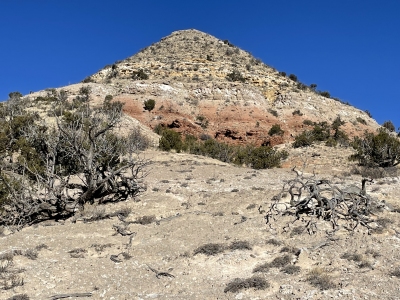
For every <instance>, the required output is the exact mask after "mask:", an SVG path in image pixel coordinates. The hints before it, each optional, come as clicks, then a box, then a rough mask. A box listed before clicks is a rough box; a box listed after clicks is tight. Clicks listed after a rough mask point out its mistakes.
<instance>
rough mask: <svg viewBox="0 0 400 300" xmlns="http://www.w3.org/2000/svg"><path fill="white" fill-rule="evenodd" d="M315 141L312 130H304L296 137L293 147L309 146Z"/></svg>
mask: <svg viewBox="0 0 400 300" xmlns="http://www.w3.org/2000/svg"><path fill="white" fill-rule="evenodd" d="M313 143H314V137H313V135H312V133H311V132H310V131H303V132H302V133H301V134H299V135H297V136H296V137H295V138H294V142H293V148H299V147H307V146H311V145H312V144H313Z"/></svg>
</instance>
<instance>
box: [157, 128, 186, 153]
mask: <svg viewBox="0 0 400 300" xmlns="http://www.w3.org/2000/svg"><path fill="white" fill-rule="evenodd" d="M182 146H183V143H182V138H181V135H180V134H179V133H178V132H175V131H173V130H171V129H164V130H163V131H162V135H161V138H160V142H159V147H160V149H161V150H163V151H171V150H172V149H174V150H176V152H181V150H182Z"/></svg>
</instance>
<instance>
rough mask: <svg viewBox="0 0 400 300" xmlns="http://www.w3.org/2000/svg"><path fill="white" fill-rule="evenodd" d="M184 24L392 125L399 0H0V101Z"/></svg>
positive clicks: (398, 100)
mask: <svg viewBox="0 0 400 300" xmlns="http://www.w3.org/2000/svg"><path fill="white" fill-rule="evenodd" d="M191 28H194V29H198V30H201V31H204V32H206V33H209V34H211V35H214V36H216V37H217V38H220V39H228V40H229V41H230V42H231V43H233V44H234V45H236V46H238V47H240V48H242V49H243V50H247V51H249V52H251V53H252V54H253V55H254V56H255V57H257V58H260V59H261V60H262V61H263V62H264V63H266V64H267V65H270V66H272V67H275V68H276V69H277V70H279V71H285V72H286V73H287V74H290V73H293V74H295V75H297V77H298V78H299V80H300V81H301V82H303V83H305V84H311V83H316V84H317V85H318V87H317V89H319V90H324V91H325V90H327V91H329V92H330V94H331V95H332V96H333V97H338V98H340V99H341V100H343V101H348V102H349V103H351V104H352V105H354V106H356V107H358V108H360V109H362V110H366V109H367V110H369V111H370V112H371V114H372V116H373V117H374V118H375V119H376V120H377V121H378V122H379V123H380V124H381V123H383V122H384V121H385V120H391V121H392V122H393V123H394V124H395V126H396V127H399V126H400V1H399V0H380V1H378V0H362V1H361V0H334V1H333V0H323V1H321V0H318V1H317V0H303V1H299V0H285V1H279V0H278V1H276V0H275V1H268V0H259V1H252V0H247V1H243V0H241V1H239V0H229V1H228V0H225V1H222V0H221V1H219V0H202V1H188V0H186V1H181V0H169V1H165V0H157V1H156V0H141V1H138V0H0V41H1V48H0V49H1V50H0V54H1V55H0V68H1V69H0V100H6V99H7V98H8V94H9V92H12V91H20V92H21V93H23V94H27V93H29V91H38V90H42V89H45V88H52V87H61V86H64V85H68V84H72V83H76V82H79V81H81V80H82V79H84V78H85V77H86V76H88V75H91V74H93V73H95V72H96V71H98V70H99V69H101V68H102V67H103V66H105V65H107V64H112V63H113V62H115V61H117V60H121V59H124V58H127V57H129V56H131V55H133V54H135V53H136V52H138V51H139V50H140V49H141V48H144V47H147V46H149V45H150V44H151V43H154V42H157V41H159V40H160V39H161V38H162V37H165V36H167V35H169V34H170V33H171V32H172V31H175V30H181V29H191Z"/></svg>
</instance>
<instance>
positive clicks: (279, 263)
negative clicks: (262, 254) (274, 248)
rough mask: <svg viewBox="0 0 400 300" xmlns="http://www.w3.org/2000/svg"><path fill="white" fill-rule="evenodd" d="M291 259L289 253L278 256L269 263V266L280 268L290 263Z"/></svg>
mask: <svg viewBox="0 0 400 300" xmlns="http://www.w3.org/2000/svg"><path fill="white" fill-rule="evenodd" d="M291 260H292V259H291V257H290V255H284V256H278V257H275V258H274V259H273V260H272V261H271V262H270V263H269V266H270V268H282V267H284V266H286V265H288V264H290V262H291Z"/></svg>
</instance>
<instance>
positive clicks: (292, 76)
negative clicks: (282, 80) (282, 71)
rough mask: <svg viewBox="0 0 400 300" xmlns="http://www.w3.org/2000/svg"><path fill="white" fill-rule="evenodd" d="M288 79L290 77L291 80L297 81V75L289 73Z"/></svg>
mask: <svg viewBox="0 0 400 300" xmlns="http://www.w3.org/2000/svg"><path fill="white" fill-rule="evenodd" d="M289 79H291V80H293V81H295V82H297V76H296V75H294V74H290V75H289Z"/></svg>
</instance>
